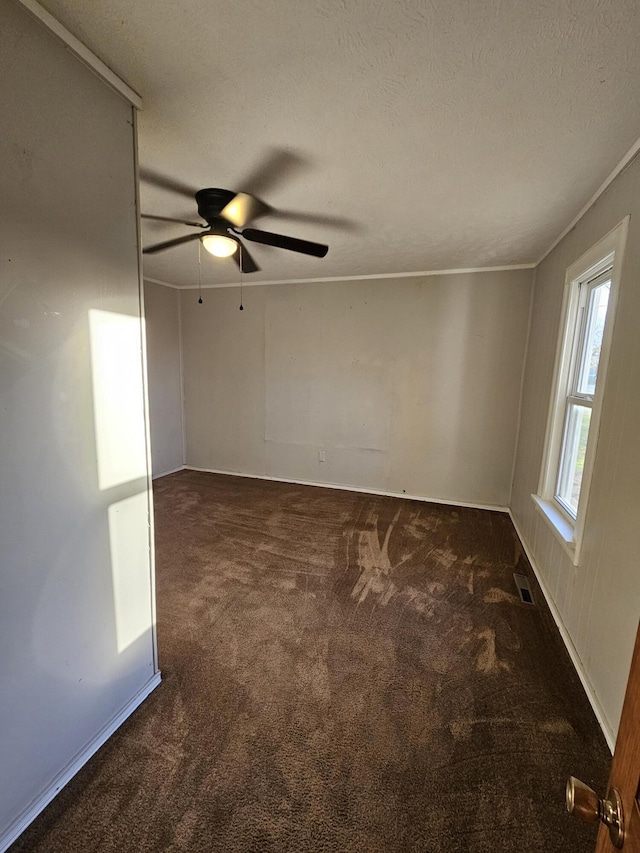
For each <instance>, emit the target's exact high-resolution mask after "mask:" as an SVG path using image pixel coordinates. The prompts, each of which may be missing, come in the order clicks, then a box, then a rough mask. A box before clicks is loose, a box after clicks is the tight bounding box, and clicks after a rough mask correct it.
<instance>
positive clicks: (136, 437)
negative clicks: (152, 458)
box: [89, 309, 147, 490]
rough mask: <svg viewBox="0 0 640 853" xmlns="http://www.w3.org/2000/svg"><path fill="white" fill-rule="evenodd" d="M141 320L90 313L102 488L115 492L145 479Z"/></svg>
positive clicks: (94, 311) (92, 367)
mask: <svg viewBox="0 0 640 853" xmlns="http://www.w3.org/2000/svg"><path fill="white" fill-rule="evenodd" d="M140 332H141V330H140V319H139V318H138V317H132V316H129V315H127V314H115V313H113V312H110V311H99V310H97V309H91V310H90V311H89V333H90V337H91V369H92V376H93V406H94V417H95V433H96V451H97V456H98V485H99V487H100V489H102V490H104V489H110V488H112V487H113V486H118V485H120V484H122V483H127V482H129V481H130V480H136V479H138V478H139V477H145V476H146V474H147V459H146V447H145V432H144V391H143V386H142V352H141V346H142V343H141V340H142V339H141V334H140Z"/></svg>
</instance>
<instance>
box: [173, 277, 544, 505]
mask: <svg viewBox="0 0 640 853" xmlns="http://www.w3.org/2000/svg"><path fill="white" fill-rule="evenodd" d="M530 288H531V272H530V271H529V270H517V271H502V272H492V273H476V274H464V275H441V276H425V277H417V278H399V279H397V280H390V279H377V280H370V281H345V282H336V283H323V284H287V285H277V286H269V287H254V288H247V289H246V290H245V296H244V305H245V310H244V311H243V312H240V311H239V310H238V304H239V291H238V290H237V289H235V288H223V289H211V290H206V291H205V292H204V297H203V298H204V303H203V304H202V305H199V304H198V301H197V292H196V291H192V290H191V291H184V292H183V293H182V320H183V328H182V338H183V360H184V377H185V380H184V382H185V424H186V436H187V456H186V461H187V464H188V465H190V466H194V467H200V468H209V469H220V470H226V471H236V472H241V473H248V474H259V475H267V476H274V477H281V478H289V479H294V480H303V481H311V482H326V483H333V484H342V485H348V486H356V487H361V488H369V489H377V490H382V491H388V492H393V493H399V494H402V493H403V492H404V493H406V494H408V495H417V496H422V497H427V498H434V499H438V500H444V501H454V502H455V501H459V502H463V503H476V504H484V505H491V506H504V505H506V504H508V502H509V494H510V485H511V474H512V466H513V454H514V447H515V435H516V425H517V414H518V402H519V393H520V382H521V376H522V364H523V357H524V347H525V338H526V331H527V324H528V315H529V305H530ZM320 451H323V452H324V453H325V455H326V461H325V462H320V461H319V458H318V456H319V452H320Z"/></svg>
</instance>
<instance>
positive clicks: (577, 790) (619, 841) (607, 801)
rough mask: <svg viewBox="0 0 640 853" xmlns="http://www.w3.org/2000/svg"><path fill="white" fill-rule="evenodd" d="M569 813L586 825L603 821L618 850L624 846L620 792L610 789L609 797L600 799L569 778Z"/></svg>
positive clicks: (582, 783) (572, 777)
mask: <svg viewBox="0 0 640 853" xmlns="http://www.w3.org/2000/svg"><path fill="white" fill-rule="evenodd" d="M567 811H568V812H569V814H572V815H574V816H575V817H577V818H580V820H583V821H585V823H597V822H598V821H601V822H602V823H604V824H605V826H607V827H609V838H610V839H611V843H612V844H613V846H614V847H617V848H618V849H619V848H620V847H622V845H623V844H624V814H623V811H622V800H621V798H620V792H619V791H618V790H617V789H616V788H610V789H609V791H608V793H607V796H606V797H605V798H604V799H600V798H599V797H598V795H597V794H596V792H595V791H594V790H592V789H591V788H590V787H589V786H588V785H585V784H584V782H581V781H580V779H576V778H575V776H569V778H568V779H567Z"/></svg>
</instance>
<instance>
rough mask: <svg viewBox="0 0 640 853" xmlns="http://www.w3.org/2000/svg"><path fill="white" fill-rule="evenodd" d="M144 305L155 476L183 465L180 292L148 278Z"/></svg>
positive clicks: (145, 284) (152, 456)
mask: <svg viewBox="0 0 640 853" xmlns="http://www.w3.org/2000/svg"><path fill="white" fill-rule="evenodd" d="M144 308H145V320H146V335H147V370H148V375H149V415H150V421H151V459H152V466H153V476H154V477H159V476H160V475H162V474H166V473H168V472H169V471H175V470H176V468H181V467H182V465H183V464H184V437H183V433H182V355H181V352H180V294H179V292H178V291H177V290H175V289H174V288H171V287H163V286H162V285H160V284H154V283H153V282H149V281H145V283H144Z"/></svg>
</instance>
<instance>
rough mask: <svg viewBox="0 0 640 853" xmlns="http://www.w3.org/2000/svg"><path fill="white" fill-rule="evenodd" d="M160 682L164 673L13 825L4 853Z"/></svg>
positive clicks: (2, 840)
mask: <svg viewBox="0 0 640 853" xmlns="http://www.w3.org/2000/svg"><path fill="white" fill-rule="evenodd" d="M160 680H161V675H160V672H156V673H154V675H152V676H151V678H150V679H149V680H148V681H147V683H146V684H145V685H144V687H143V688H142V689H141V690H139V691H138V693H136V695H135V696H134V697H133V699H131V700H130V701H129V702H127V704H126V705H125V707H124V708H123V709H122V710H121V711H119V712H118V713H117V714H116V715H115V717H113V718H112V719H111V720H110V721H109V722H108V723H107V724H106V725H105V726H104V727H103V728H102V729H101V730H100V731H99V732H98V734H97V735H96V736H95V737H94V738H92V739H91V740H90V741H89V743H88V744H87V745H86V746H85V747H84V748H83V749H81V750H80V752H78V753H77V755H76V756H75V757H74V758H72V759H71V761H70V762H69V763H68V764H67V766H66V767H64V769H63V770H61V771H60V773H58V775H57V776H56V777H55V779H54V780H53V782H51V784H50V785H48V786H47V787H46V788H45V790H44V791H43V792H42V794H40V796H39V797H37V798H36V799H35V800H34V801H33V802H32V803H31V805H29V806H27V808H26V809H25V810H24V811H23V812H22V814H20V815H19V816H18V817H17V818H16V819H15V820H14V821H13V823H12V824H11V825H10V826H9V828H8V829H7V830H6V832H4V833H3V834H2V836H0V853H4V851H5V850H7V849H8V848H9V847H10V846H11V845H12V844H13V842H14V841H15V840H16V839H17V838H18V837H19V836H20V835H22V833H23V832H24V831H25V829H26V828H27V827H28V826H29V824H30V823H32V822H33V821H34V820H35V819H36V818H37V817H38V815H39V814H40V812H41V811H42V810H43V809H44V808H45V807H46V806H48V805H49V803H50V802H51V800H53V798H54V797H55V796H56V794H58V792H59V791H61V790H62V788H64V786H65V785H66V784H67V783H68V782H70V781H71V779H72V778H73V777H74V776H75V775H76V773H77V772H78V770H80V769H81V767H83V766H84V765H85V764H86V763H87V761H88V760H89V759H90V758H91V756H92V755H94V754H95V753H96V752H97V751H98V750H99V749H100V747H101V746H103V745H104V744H105V743H106V741H107V740H108V739H109V738H110V737H111V735H112V734H113V733H114V732H115V731H116V729H118V728H119V727H120V726H121V725H122V724H123V723H124V721H125V720H126V719H127V717H129V716H131V714H132V713H133V712H134V711H135V710H136V708H137V707H138V706H139V705H140V704H142V702H144V700H145V699H146V698H147V696H148V695H149V694H150V693H151V692H152V691H153V690H155V688H156V687H157V686H158V685H159V684H160Z"/></svg>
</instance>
